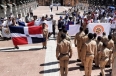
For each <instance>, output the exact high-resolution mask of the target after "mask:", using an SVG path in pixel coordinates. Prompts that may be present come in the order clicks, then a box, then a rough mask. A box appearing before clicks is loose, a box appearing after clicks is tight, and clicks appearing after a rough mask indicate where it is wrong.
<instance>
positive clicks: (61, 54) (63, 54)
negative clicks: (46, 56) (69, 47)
mask: <svg viewBox="0 0 116 76" xmlns="http://www.w3.org/2000/svg"><path fill="white" fill-rule="evenodd" d="M60 55H68V53H66V54H62V53H61V54H60Z"/></svg>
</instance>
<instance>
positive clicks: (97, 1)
mask: <svg viewBox="0 0 116 76" xmlns="http://www.w3.org/2000/svg"><path fill="white" fill-rule="evenodd" d="M79 3H88V4H90V5H95V6H110V5H113V6H116V0H79Z"/></svg>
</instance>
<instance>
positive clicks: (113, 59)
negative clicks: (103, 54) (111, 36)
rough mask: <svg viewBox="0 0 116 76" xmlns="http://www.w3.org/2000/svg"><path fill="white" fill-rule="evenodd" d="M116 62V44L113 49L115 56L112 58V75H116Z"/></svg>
mask: <svg viewBox="0 0 116 76" xmlns="http://www.w3.org/2000/svg"><path fill="white" fill-rule="evenodd" d="M115 63H116V45H115V46H114V49H113V58H112V75H111V76H115V75H116V71H115V70H116V68H115V65H116V64H115Z"/></svg>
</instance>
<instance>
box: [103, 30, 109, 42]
mask: <svg viewBox="0 0 116 76" xmlns="http://www.w3.org/2000/svg"><path fill="white" fill-rule="evenodd" d="M107 41H108V37H107V36H106V33H105V32H103V36H102V42H103V43H106V42H107Z"/></svg>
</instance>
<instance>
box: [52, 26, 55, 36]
mask: <svg viewBox="0 0 116 76" xmlns="http://www.w3.org/2000/svg"><path fill="white" fill-rule="evenodd" d="M52 31H53V33H52V34H53V35H54V36H55V25H53V27H52Z"/></svg>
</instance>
